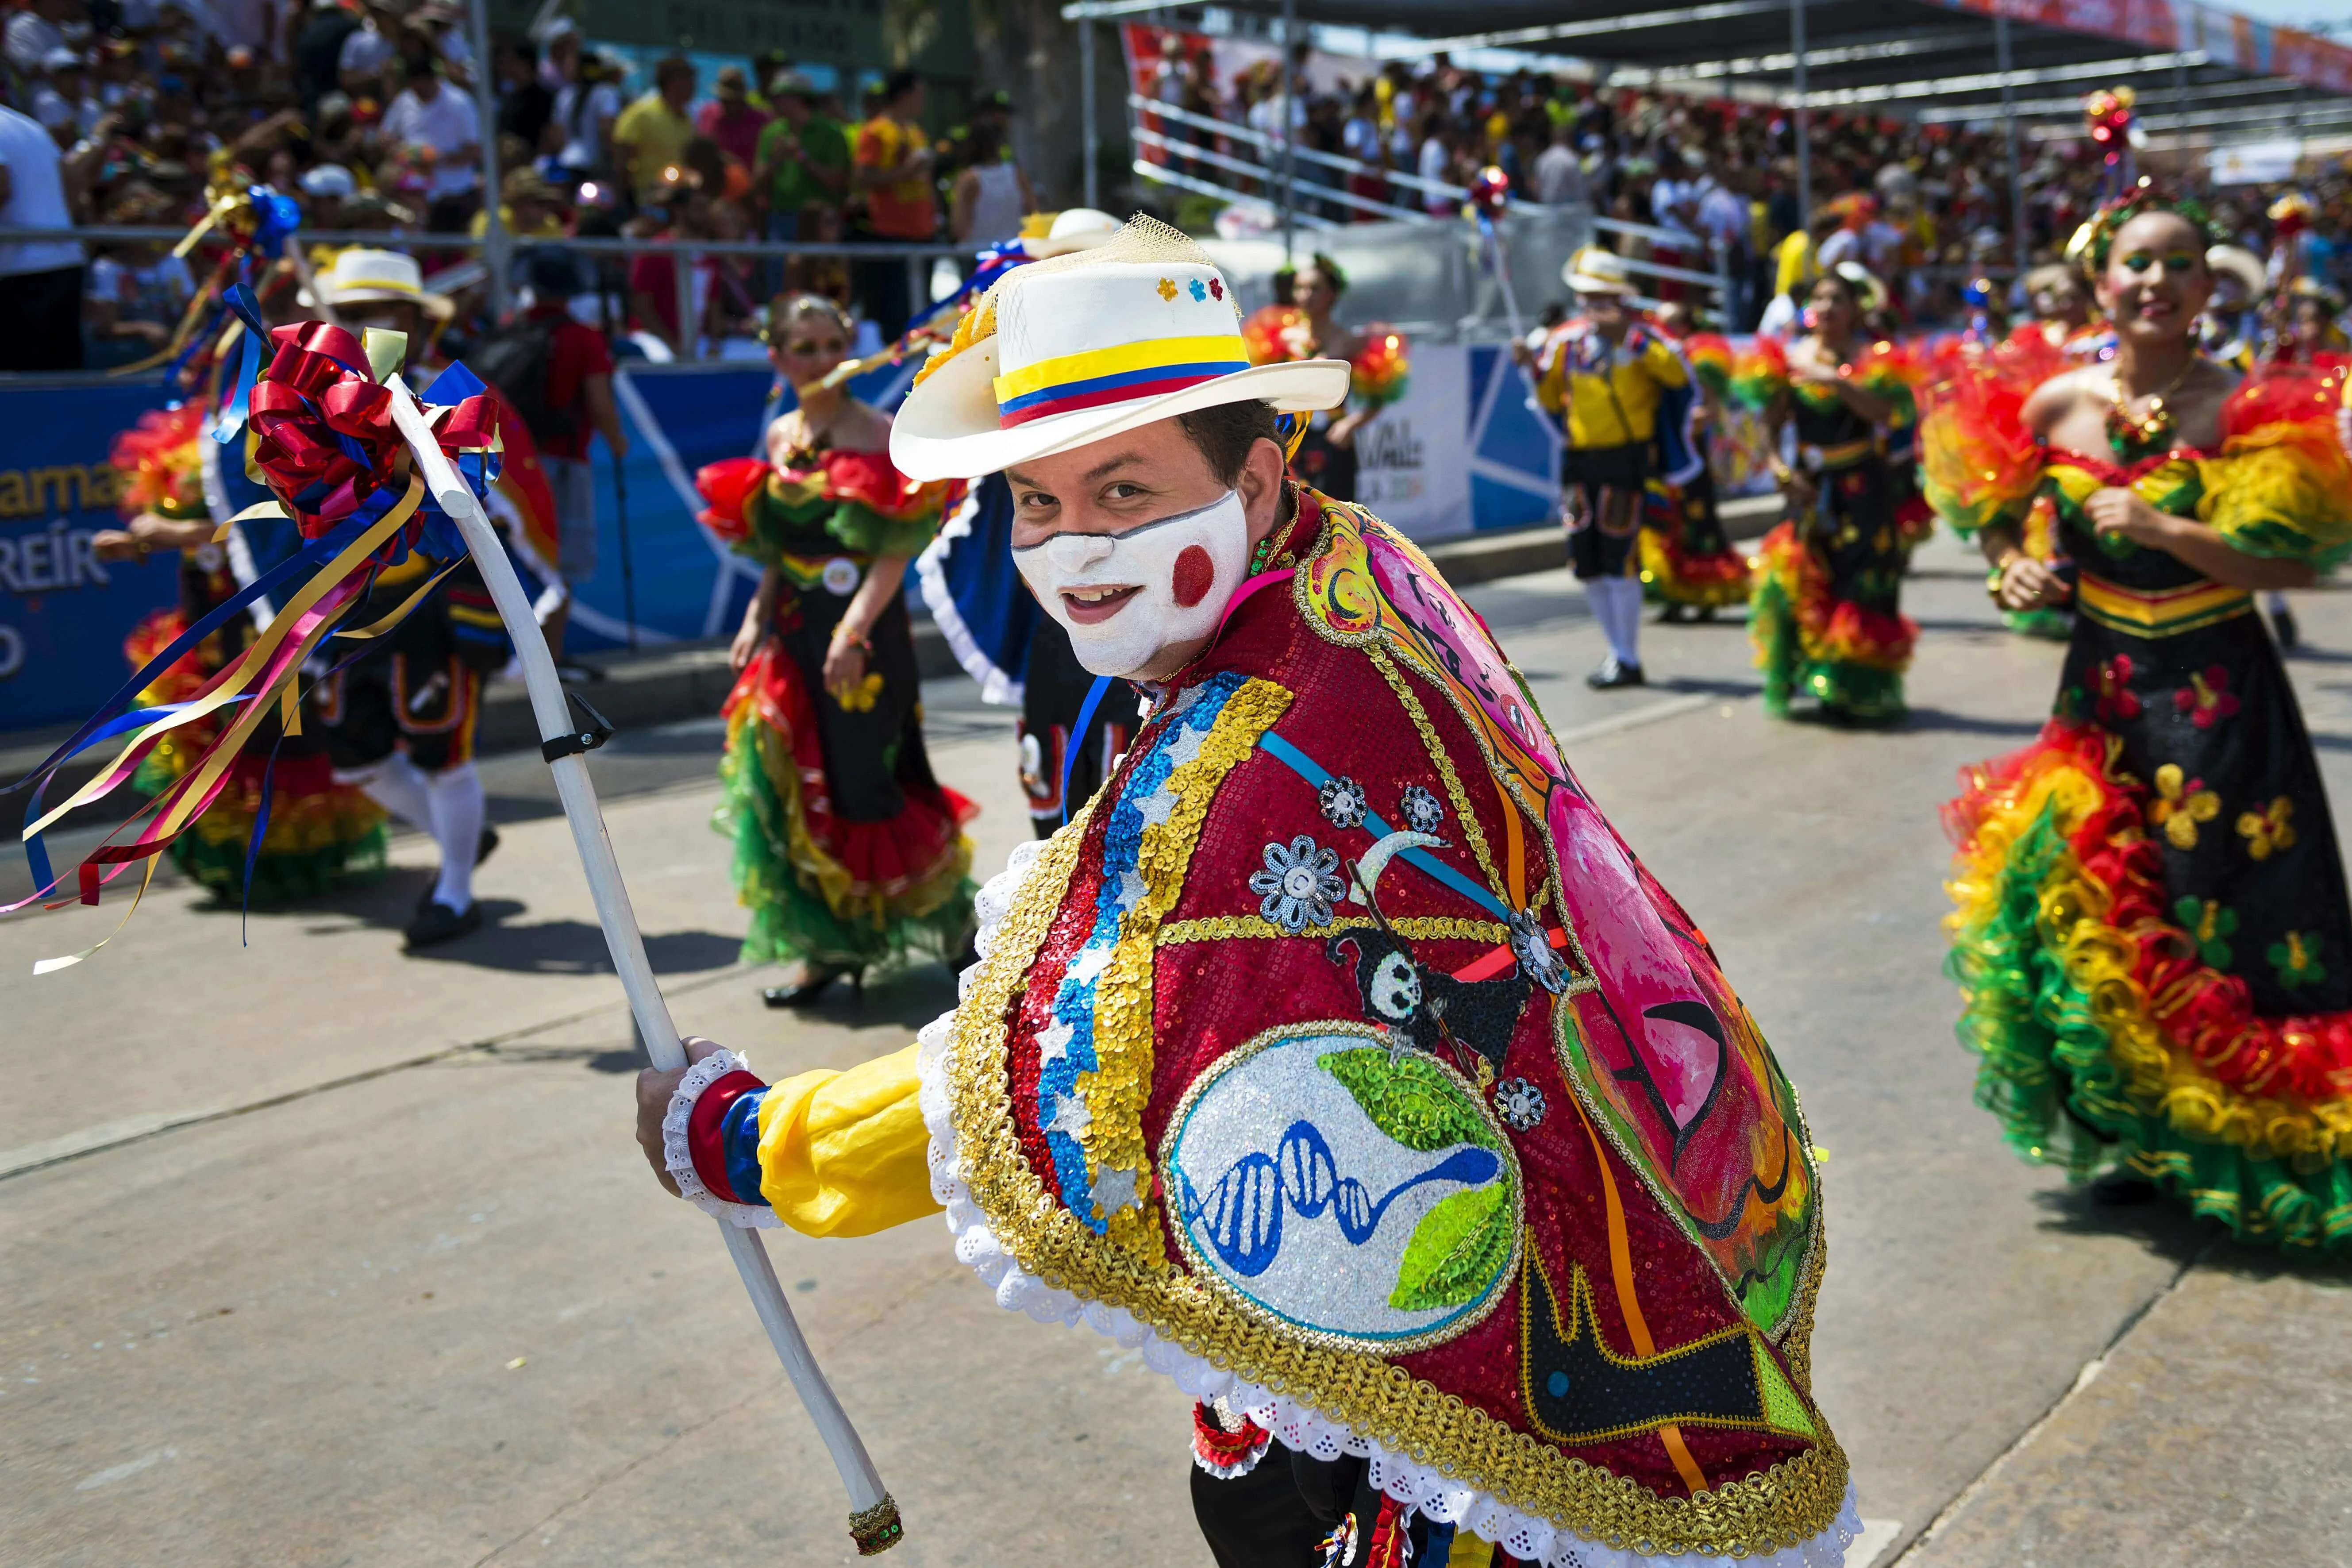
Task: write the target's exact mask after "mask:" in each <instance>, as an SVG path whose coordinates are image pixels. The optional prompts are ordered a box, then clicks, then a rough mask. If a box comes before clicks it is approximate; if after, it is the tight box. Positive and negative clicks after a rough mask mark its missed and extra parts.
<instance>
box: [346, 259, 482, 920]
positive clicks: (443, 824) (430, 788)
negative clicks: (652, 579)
mask: <svg viewBox="0 0 2352 1568" xmlns="http://www.w3.org/2000/svg"><path fill="white" fill-rule="evenodd" d="M313 283H314V289H312V290H310V291H307V292H306V293H305V295H304V296H303V300H302V303H303V304H304V305H306V306H310V307H313V308H316V307H318V306H320V305H321V304H323V305H324V306H326V307H327V308H329V309H330V310H331V311H332V313H333V319H334V320H335V321H337V322H338V323H339V324H340V325H341V326H343V327H345V328H348V329H349V330H350V331H352V332H354V333H362V332H364V331H367V330H368V329H370V328H378V329H383V330H385V331H394V332H399V333H402V334H404V337H405V340H406V341H405V343H404V355H405V360H406V363H407V365H408V366H410V367H414V366H415V365H417V364H418V363H421V362H422V361H423V359H424V358H425V352H426V349H427V348H428V346H429V344H430V342H431V338H432V334H433V332H434V331H437V330H438V328H439V326H440V325H441V324H442V323H444V322H446V321H448V319H449V316H450V314H451V310H450V306H449V302H448V301H447V300H445V299H443V298H442V297H441V296H440V295H437V294H432V293H428V292H426V290H425V285H424V278H423V274H422V273H421V272H420V271H419V269H418V268H417V265H416V261H415V258H413V257H409V256H405V255H403V254H402V253H400V252H398V251H394V250H369V249H364V248H360V247H354V248H352V249H350V250H345V251H342V252H341V253H340V254H338V255H337V256H336V257H335V258H334V262H333V264H332V265H331V266H330V267H329V268H326V269H325V270H324V271H322V272H320V273H319V274H318V276H317V277H316V279H313ZM412 374H413V372H412ZM443 564H445V563H439V562H434V561H431V560H428V559H427V558H426V557H425V555H424V554H423V553H422V552H413V553H412V554H411V555H410V556H409V558H408V560H407V561H405V562H404V563H401V564H399V565H397V566H393V567H388V568H385V569H384V570H383V571H382V572H380V573H378V574H377V575H376V577H375V579H374V587H373V593H372V595H370V597H369V599H368V602H367V603H366V604H365V605H362V607H361V608H360V609H359V610H358V611H356V612H355V613H354V614H355V618H354V622H353V624H354V625H361V626H364V625H368V624H371V623H373V622H374V621H376V620H380V619H382V618H383V617H384V616H388V615H390V614H391V613H392V612H393V611H394V609H395V608H396V607H398V606H399V605H402V604H404V603H405V602H406V600H407V599H408V597H409V595H413V594H415V592H416V591H417V589H418V588H419V587H421V586H422V585H423V584H425V583H426V582H428V581H430V580H431V578H432V576H433V574H435V573H436V572H438V571H439V570H440V569H441V567H442V565H443ZM510 652H511V648H510V647H509V643H508V641H507V636H506V629H505V626H504V625H503V623H501V622H500V620H499V613H498V609H497V607H496V606H495V605H492V604H491V602H490V595H489V590H488V587H487V586H486V585H485V584H484V583H483V581H482V576H481V573H480V571H479V569H478V568H477V567H476V566H475V565H474V563H472V562H471V561H470V560H467V561H463V562H460V563H458V564H457V567H456V569H455V570H453V571H451V572H450V573H449V574H448V575H447V576H446V577H444V578H442V579H441V582H440V584H439V585H438V586H437V587H436V588H434V589H433V591H432V593H431V594H430V595H427V596H426V598H425V601H424V603H422V604H420V605H417V606H416V607H415V609H413V610H412V611H410V612H409V614H408V615H407V616H405V617H404V619H402V620H401V621H400V622H399V623H398V625H396V626H394V628H393V629H392V630H391V631H390V632H387V633H386V634H385V635H384V636H383V637H380V638H377V639H376V640H375V641H374V642H373V643H371V644H369V645H368V651H367V652H365V653H363V654H362V655H361V656H360V658H358V659H357V660H356V661H354V662H353V663H352V664H351V665H349V666H347V667H346V668H343V669H341V670H340V671H339V672H337V673H336V674H334V675H333V676H331V677H330V678H329V679H328V681H327V682H326V683H324V684H325V685H326V688H327V689H326V690H325V691H324V692H323V693H322V695H321V696H320V707H321V709H322V710H323V712H324V715H325V718H326V723H325V726H324V729H325V733H326V737H327V754H328V756H329V757H330V758H331V759H332V761H333V763H334V766H335V776H336V777H337V778H338V779H339V780H341V781H343V782H345V783H349V784H357V785H358V786H359V787H360V788H362V789H363V790H365V791H366V792H367V793H368V795H369V796H370V797H371V798H372V799H373V800H374V801H375V802H376V803H377V804H378V805H382V806H383V808H384V809H385V810H386V811H389V812H391V813H392V814H393V815H394V816H397V817H399V818H401V819H402V820H403V821H405V822H407V823H409V824H411V825H412V826H415V827H418V828H420V829H422V830H423V831H424V832H425V833H426V834H428V835H430V836H431V837H432V839H433V842H434V844H435V845H436V847H438V849H439V850H440V854H441V864H440V868H439V870H438V871H437V872H436V873H435V876H434V879H433V882H432V884H431V885H430V886H429V887H427V888H426V889H425V893H424V896H423V897H422V898H420V899H419V900H417V904H416V912H415V916H414V917H413V918H412V919H411V920H410V921H409V922H408V925H407V928H406V930H405V931H404V936H405V938H406V941H407V944H408V946H409V947H410V948H412V949H415V948H425V947H432V946H436V945H438V944H439V943H442V942H452V941H455V940H457V938H459V937H463V936H466V935H468V934H470V933H471V932H473V931H478V930H479V929H480V928H481V924H482V908H481V905H480V903H479V902H478V900H476V899H475V897H474V867H475V864H476V863H477V862H478V860H479V859H481V858H483V857H484V856H486V855H488V853H489V851H490V850H491V849H492V848H494V847H496V845H497V842H498V835H497V833H496V832H495V831H494V830H493V829H491V828H490V827H489V826H488V824H487V822H486V820H485V816H486V803H485V801H484V798H483V793H482V781H481V777H480V775H479V774H478V773H476V772H475V771H474V726H475V723H476V721H477V720H478V717H479V715H480V712H481V702H482V683H483V681H484V680H485V679H488V677H489V676H490V675H492V674H495V673H496V672H497V671H498V670H499V669H501V668H504V667H505V665H506V662H507V659H508V658H509V654H510Z"/></svg>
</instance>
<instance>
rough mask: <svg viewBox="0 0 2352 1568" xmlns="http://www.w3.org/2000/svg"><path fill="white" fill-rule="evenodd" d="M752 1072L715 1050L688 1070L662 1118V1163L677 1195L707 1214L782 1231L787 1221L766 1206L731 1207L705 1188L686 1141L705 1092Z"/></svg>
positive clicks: (737, 1223)
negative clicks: (696, 1104) (733, 1076)
mask: <svg viewBox="0 0 2352 1568" xmlns="http://www.w3.org/2000/svg"><path fill="white" fill-rule="evenodd" d="M750 1071H751V1063H750V1062H747V1061H745V1060H744V1059H743V1058H741V1057H739V1056H737V1055H736V1054H735V1053H734V1052H733V1051H728V1050H719V1051H713V1052H711V1053H710V1055H709V1056H707V1057H705V1058H702V1059H701V1060H700V1061H698V1062H697V1063H695V1064H694V1065H693V1066H692V1067H690V1068H687V1069H686V1077H684V1078H683V1079H679V1080H678V1085H677V1089H673V1090H671V1091H670V1097H669V1110H668V1111H667V1114H665V1115H664V1116H663V1117H662V1163H663V1164H665V1165H667V1166H668V1167H669V1173H670V1174H671V1175H672V1176H674V1177H676V1178H677V1195H678V1196H680V1197H682V1198H684V1199H686V1200H687V1201H688V1203H690V1204H692V1205H694V1206H695V1207H697V1208H698V1209H700V1210H701V1211H702V1212H703V1213H705V1214H708V1215H717V1216H718V1217H719V1218H720V1219H723V1220H725V1221H726V1222H727V1223H728V1224H730V1225H733V1226H741V1227H742V1228H743V1229H745V1230H781V1229H782V1228H783V1224H784V1222H783V1221H782V1220H780V1219H778V1218H777V1217H776V1211H775V1210H773V1209H772V1208H770V1207H768V1206H767V1205H764V1204H730V1203H729V1202H728V1201H727V1200H726V1199H725V1198H722V1197H719V1196H718V1195H717V1194H713V1193H712V1192H711V1190H710V1189H709V1187H707V1186H704V1185H703V1184H702V1176H701V1173H699V1172H698V1171H696V1170H695V1168H694V1154H693V1152H692V1151H691V1150H689V1149H688V1147H687V1142H686V1127H687V1123H688V1121H692V1120H693V1118H694V1102H695V1101H696V1100H700V1099H701V1098H702V1093H703V1090H705V1089H709V1087H710V1086H711V1085H712V1084H714V1083H717V1082H718V1081H719V1079H722V1078H725V1077H726V1076H727V1075H728V1074H729V1073H730V1072H750Z"/></svg>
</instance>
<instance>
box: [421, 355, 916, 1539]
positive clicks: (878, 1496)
mask: <svg viewBox="0 0 2352 1568" xmlns="http://www.w3.org/2000/svg"><path fill="white" fill-rule="evenodd" d="M384 385H385V386H386V387H387V388H388V389H389V390H390V391H391V393H392V417H393V422H394V424H395V425H397V426H399V427H400V433H401V435H402V437H404V438H405V439H406V440H407V442H408V446H409V449H410V450H411V451H413V452H414V453H415V455H416V461H417V465H418V468H420V470H421V471H422V472H423V474H424V476H425V488H426V489H429V490H431V491H432V492H433V499H434V500H436V502H438V503H439V504H440V507H441V510H443V511H444V512H446V513H447V514H448V516H449V518H450V519H451V521H454V522H456V523H457V531H458V532H460V533H461V534H463V535H464V536H465V540H466V547H467V550H469V551H471V552H473V556H474V563H475V564H476V565H477V566H478V567H480V568H481V573H482V580H483V581H484V582H485V583H486V584H488V586H489V590H490V597H491V599H492V600H493V601H495V602H496V603H497V605H498V608H499V619H500V620H501V621H503V622H505V623H506V628H507V635H508V636H509V637H511V638H512V639H513V641H514V646H515V653H516V656H517V657H518V658H520V659H521V661H522V673H523V684H524V685H525V686H526V687H527V688H529V689H530V709H531V713H532V715H533V717H535V718H536V719H537V720H538V721H539V731H540V735H541V750H542V752H544V753H545V754H546V755H547V756H548V758H549V763H548V765H549V767H550V768H551V770H552V771H553V773H554V774H555V793H556V795H558V796H559V797H560V798H561V799H562V802H563V816H564V819H565V820H566V821H568V822H570V823H571V824H572V845H573V847H576V848H577V849H578V850H579V851H580V866H581V869H582V870H583V871H584V872H586V873H587V877H588V893H589V896H590V897H591V898H592V899H593V900H595V904H596V921H597V923H598V924H600V925H602V926H603V927H604V943H605V946H606V947H607V948H608V949H609V950H610V951H611V952H612V954H613V967H614V969H615V970H617V971H618V972H619V973H620V976H621V989H622V990H623V991H625V992H626V993H627V994H628V998H629V1011H630V1012H631V1013H632V1014H634V1015H635V1017H636V1021H637V1033H638V1034H639V1035H640V1036H641V1037H643V1038H644V1040H645V1042H646V1054H647V1055H648V1056H650V1057H651V1058H653V1064H654V1066H655V1067H656V1068H661V1069H663V1070H665V1071H670V1070H675V1069H676V1068H682V1067H684V1066H686V1048H685V1047H683V1046H682V1045H680V1044H679V1043H678V1037H677V1025H675V1024H673V1023H672V1022H671V1021H670V1016H669V1005H668V1004H667V1002H665V1001H664V1000H663V999H662V994H661V988H660V987H659V986H658V985H656V984H655V983H654V972H653V966H652V965H651V964H650V963H647V962H646V944H645V939H644V938H643V937H642V936H640V935H639V934H638V931H637V917H636V914H635V911H634V910H631V909H630V908H629V890H628V889H627V888H626V887H625V886H623V885H622V882H621V868H620V864H619V862H618V861H616V860H615V859H614V858H613V841H612V839H611V837H609V836H607V835H606V833H605V831H604V816H603V815H602V814H601V813H600V812H599V811H598V810H597V807H596V790H595V786H594V785H593V784H590V783H589V780H588V763H587V759H586V756H585V752H587V750H588V749H589V748H590V747H592V746H593V745H595V744H596V743H597V742H599V741H601V740H602V738H603V737H602V736H600V735H590V734H584V733H583V732H582V731H580V730H579V729H578V728H577V727H576V726H574V725H573V723H572V710H571V707H570V705H569V704H568V703H567V702H566V701H565V700H564V696H563V686H562V681H561V680H560V679H558V678H557V676H556V673H555V660H554V659H553V658H551V657H550V656H549V654H548V651H547V643H546V639H545V638H543V637H541V635H540V630H539V622H538V620H537V618H536V617H535V616H533V615H532V614H531V607H530V599H529V597H527V596H526V595H524V593H523V588H522V584H521V583H520V581H519V580H518V579H517V578H516V576H515V572H514V567H513V565H512V564H511V563H509V561H508V560H507V555H506V550H505V547H504V546H503V545H501V544H500V543H499V536H498V533H497V531H496V530H494V529H493V528H492V527H491V526H490V520H489V519H488V517H487V516H486V515H484V513H483V511H482V507H481V503H480V501H478V500H477V499H476V498H475V495H474V492H473V490H472V489H470V488H468V487H467V484H466V482H465V480H463V479H460V478H458V476H457V469H456V468H453V467H452V466H451V465H450V462H449V458H448V456H447V455H446V453H444V452H443V451H442V450H441V444H440V442H439V441H438V440H436V438H435V437H434V434H433V430H432V427H431V426H430V425H428V424H427V423H426V421H425V414H424V411H423V410H422V409H420V408H418V407H417V405H416V399H415V396H414V395H411V393H410V392H409V390H408V387H407V384H405V383H404V381H402V379H401V378H400V377H399V376H398V375H397V374H394V375H391V376H387V377H386V378H385V380H384ZM718 1224H719V1235H720V1236H721V1237H723V1238H724V1239H725V1241H726V1243H727V1251H728V1254H729V1256H730V1257H731V1258H734V1260H735V1271H736V1272H737V1273H738V1274H740V1275H741V1276H742V1278H743V1288H744V1289H746V1290H749V1291H750V1292H751V1305H752V1308H753V1309H754V1310H756V1311H758V1313H759V1314H760V1321H761V1323H762V1324H763V1325H765V1326H766V1328H767V1331H768V1342H769V1343H771V1344H772V1345H774V1346H775V1347H776V1357H777V1359H778V1360H780V1361H782V1363H784V1372H785V1373H786V1375H788V1376H789V1377H791V1379H792V1380H793V1389H794V1390H795V1391H796V1392H797V1393H798V1394H800V1396H801V1403H802V1404H803V1405H806V1406H807V1407H808V1413H809V1417H810V1419H812V1420H814V1422H815V1423H816V1429H817V1435H818V1436H821V1437H823V1438H824V1446H825V1447H826V1449H827V1450H828V1451H829V1452H830V1453H831V1454H832V1455H833V1463H834V1467H835V1468H836V1469H838V1470H839V1471H840V1472H841V1479H842V1483H843V1485H845V1486H846V1487H847V1488H848V1489H849V1506H850V1515H849V1531H850V1537H851V1539H852V1540H853V1541H855V1542H856V1543H857V1550H858V1552H859V1553H860V1554H861V1555H864V1556H872V1555H873V1554H875V1553H876V1552H884V1551H887V1550H888V1549H889V1548H890V1547H892V1546H894V1545H896V1544H897V1543H898V1540H899V1538H900V1533H901V1532H900V1528H899V1523H898V1504H897V1503H896V1502H894V1501H893V1500H891V1497H890V1494H889V1493H888V1492H887V1490H885V1489H884V1488H883V1486H882V1478H881V1477H880V1476H878V1475H877V1474H876V1473H875V1470H874V1461H873V1459H872V1458H869V1457H868V1456H867V1454H866V1445H865V1443H864V1442H863V1441H861V1440H860V1439H859V1437H858V1436H857V1429H856V1427H855V1426H851V1425H850V1424H849V1416H848V1414H847V1413H846V1412H845V1411H844V1410H843V1409H842V1407H841V1401H840V1399H839V1398H838V1397H836V1396H835V1394H834V1392H833V1384H830V1383H828V1382H826V1381H825V1375H824V1369H823V1368H821V1367H819V1366H818V1365H817V1364H816V1358H815V1357H814V1356H812V1355H811V1354H810V1353H809V1348H808V1341H807V1340H806V1339H804V1338H803V1336H802V1334H801V1327H800V1324H799V1323H798V1322H797V1321H794V1319H793V1309H792V1304H791V1303H790V1302H788V1301H787V1300H784V1289H783V1287H782V1285H781V1284H779V1283H778V1282H777V1279H776V1269H775V1265H774V1264H773V1263H772V1262H771V1261H770V1260H769V1258H768V1252H767V1248H765V1247H762V1246H761V1245H760V1242H759V1240H758V1238H756V1237H754V1236H753V1235H752V1234H751V1232H750V1231H748V1230H745V1229H742V1228H740V1227H739V1226H734V1225H730V1224H729V1223H728V1222H727V1221H726V1220H724V1219H722V1220H719V1222H718Z"/></svg>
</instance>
